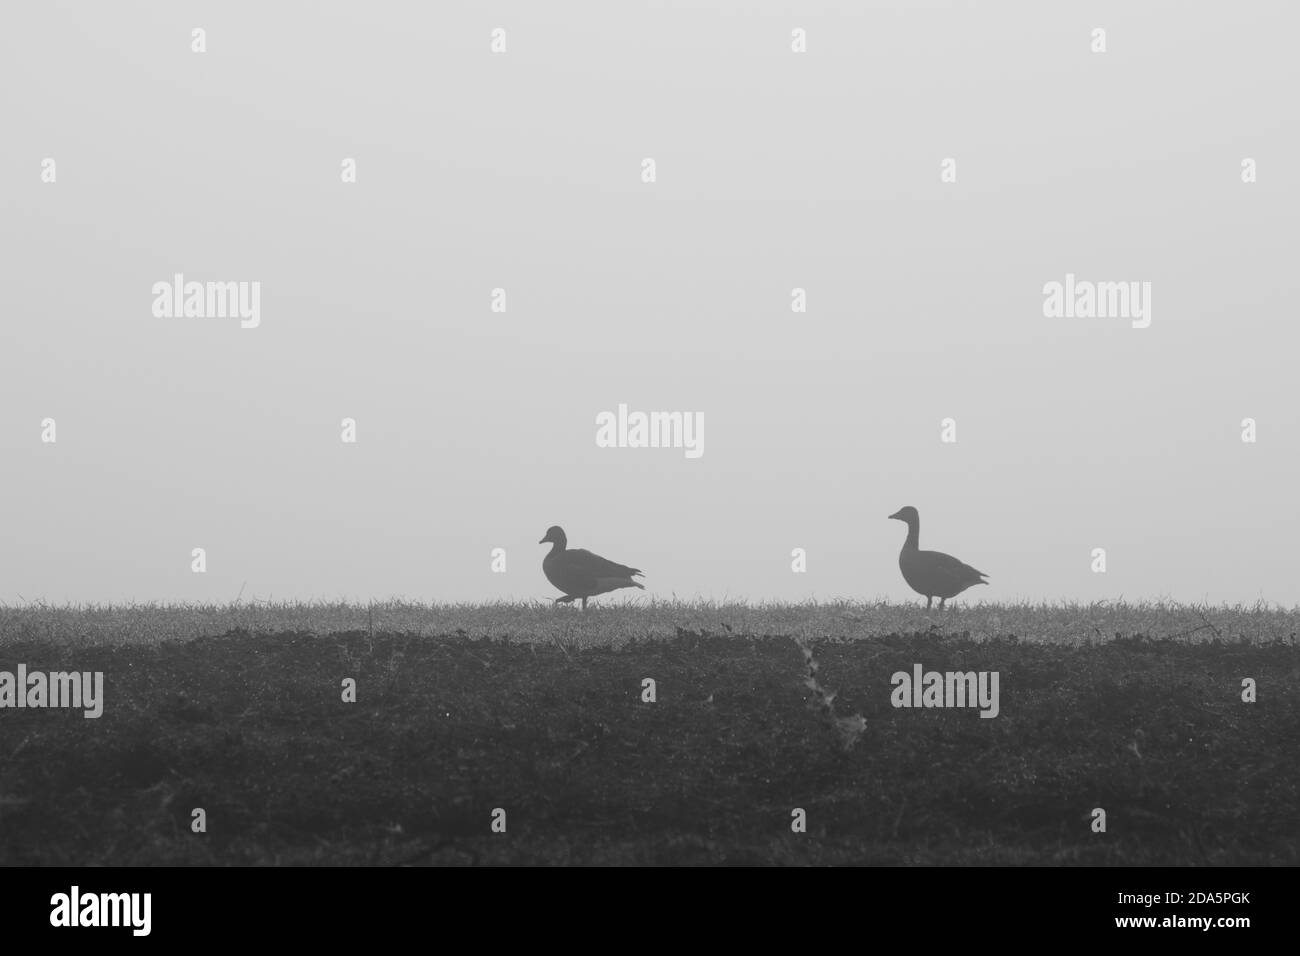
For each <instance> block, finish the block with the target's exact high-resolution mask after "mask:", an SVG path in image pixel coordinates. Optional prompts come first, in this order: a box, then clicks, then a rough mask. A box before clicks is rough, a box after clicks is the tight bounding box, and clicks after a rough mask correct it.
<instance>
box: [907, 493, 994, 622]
mask: <svg viewBox="0 0 1300 956" xmlns="http://www.w3.org/2000/svg"><path fill="white" fill-rule="evenodd" d="M889 517H891V518H893V519H896V520H898V521H904V522H906V523H907V540H906V541H904V542H903V550H902V551H901V552H900V553H899V555H898V567H899V570H901V571H902V572H903V580H904V581H906V582H907V584H908V586H909V587H910V588H911V589H912V590H913V591H915V592H916V593H917V594H921V595H924V597H925V606H926V608H929V607H930V605H931V603H933V601H934V599H935V598H938V599H939V607H940V608H942V607H943V602H944V601H946V600H948V598H950V597H956V596H957V595H958V594H961V592H962V591H965V590H966V589H967V588H968V587H971V586H972V585H976V584H988V582H987V581H985V580H984V579H985V578H986V577H988V575H987V574H985V573H984V572H983V571H976V570H975V569H974V568H972V567H971V566H970V565H969V564H962V563H961V562H960V561H958V560H957V559H956V558H954V557H953V556H952V555H950V554H944V553H942V552H940V551H922V550H921V548H920V540H921V515H920V514H919V513H918V512H917V510H916V509H915V508H913V507H912V506H911V505H908V506H907V507H906V508H900V509H899V510H897V511H895V512H894V513H893V514H892V515H890V516H889Z"/></svg>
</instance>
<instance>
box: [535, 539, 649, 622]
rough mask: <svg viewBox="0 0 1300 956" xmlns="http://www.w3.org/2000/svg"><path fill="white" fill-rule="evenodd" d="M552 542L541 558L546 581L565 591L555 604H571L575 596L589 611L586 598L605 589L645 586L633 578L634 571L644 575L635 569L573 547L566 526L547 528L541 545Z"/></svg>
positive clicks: (583, 607)
mask: <svg viewBox="0 0 1300 956" xmlns="http://www.w3.org/2000/svg"><path fill="white" fill-rule="evenodd" d="M548 541H549V542H551V550H550V552H549V553H548V554H547V555H546V557H545V558H543V559H542V573H543V574H545V575H546V580H548V581H550V582H551V583H552V584H553V585H555V586H556V587H557V588H559V589H560V590H561V591H563V592H564V596H563V597H558V598H556V599H555V603H556V604H561V603H563V604H571V603H572V602H573V601H574V599H575V598H582V609H583V610H584V611H585V610H587V598H589V597H594V596H595V595H597V594H604V593H605V592H606V591H617V590H618V589H619V588H641V590H643V591H644V590H645V586H644V585H641V584H637V582H635V581H633V580H632V576H633V575H634V574H641V575H642V576H643V577H644V574H643V573H642V572H641V571H639V570H637V569H636V568H629V567H627V566H626V565H622V564H615V563H614V562H613V561H609V560H607V559H605V558H602V557H601V556H600V555H598V554H592V553H591V552H590V551H587V550H585V549H583V548H576V549H573V550H570V549H569V547H568V544H569V539H568V538H567V537H565V534H564V529H563V528H561V527H560V526H559V525H552V526H551V527H549V528H547V529H546V537H544V538H542V540H541V541H538V542H537V543H538V544H546V543H547V542H548Z"/></svg>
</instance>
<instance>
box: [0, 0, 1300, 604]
mask: <svg viewBox="0 0 1300 956" xmlns="http://www.w3.org/2000/svg"><path fill="white" fill-rule="evenodd" d="M865 6H866V5H864V4H850V3H838V4H831V3H827V4H800V3H781V4H777V3H768V2H747V3H739V2H737V3H705V2H699V3H691V4H686V3H679V4H630V3H618V4H610V3H582V4H575V3H567V4H536V3H494V4H488V5H480V4H473V5H471V4H416V3H410V4H396V3H377V4H361V3H356V4H301V5H285V6H283V7H277V8H271V7H268V6H267V5H266V4H258V3H242V2H241V3H232V4H221V5H211V6H209V5H207V4H198V3H195V4H161V3H159V4H145V3H135V4H126V5H107V4H96V3H89V2H78V3H64V4H59V5H57V6H55V5H46V4H24V5H21V6H19V5H7V6H6V7H5V8H4V10H3V13H0V78H2V79H3V84H2V85H0V118H2V120H3V129H4V131H5V133H4V140H3V144H4V148H3V149H2V150H0V207H2V208H3V210H4V215H3V219H2V220H0V256H2V258H3V262H4V270H3V275H4V288H5V292H6V303H5V315H4V318H3V320H2V321H3V345H2V347H0V395H2V397H3V400H2V401H0V455H2V456H3V457H2V458H0V460H2V461H3V463H4V473H3V479H2V481H3V485H2V487H3V495H0V527H2V528H3V531H4V534H3V544H0V600H4V601H8V602H12V601H16V600H17V599H18V595H20V594H21V595H23V596H24V597H26V598H28V599H32V598H39V597H44V598H47V599H49V600H53V601H65V600H71V601H92V600H93V601H105V600H124V599H131V598H134V599H137V600H151V599H156V600H213V601H224V600H229V599H232V598H234V597H235V595H236V593H238V592H239V590H240V588H241V586H244V595H245V597H252V596H256V597H263V598H264V597H276V598H301V599H309V598H313V597H321V598H325V597H328V598H333V597H338V596H349V597H356V598H366V597H370V596H375V597H379V596H388V595H404V596H407V597H411V598H417V599H426V600H433V599H446V600H479V599H491V598H496V597H508V596H513V597H520V598H529V597H553V596H555V592H554V590H553V589H552V588H550V587H549V585H548V584H547V583H546V581H545V579H544V578H543V577H542V573H541V560H542V556H543V554H544V552H545V550H546V549H545V548H544V547H541V546H538V545H537V544H536V542H537V540H538V538H540V537H541V536H542V534H543V532H544V531H545V530H546V528H547V527H548V526H550V525H553V524H559V525H561V526H563V527H564V529H565V530H566V531H567V532H568V536H569V541H570V544H571V545H572V546H576V547H585V548H590V549H592V550H594V551H596V552H597V553H600V554H603V555H605V556H606V557H608V558H611V559H613V560H615V561H619V562H623V563H628V564H632V565H635V566H636V567H639V568H642V569H644V570H645V572H646V578H645V584H646V587H647V589H648V590H647V591H646V592H644V593H643V592H635V598H634V599H637V600H640V599H642V598H644V597H647V596H660V597H671V596H672V595H676V596H677V597H680V598H690V597H705V598H709V597H711V598H717V599H722V598H749V599H752V600H761V599H765V598H770V599H782V600H795V599H800V598H804V597H808V596H813V595H815V596H817V597H822V598H831V597H862V598H874V597H890V598H894V599H907V600H915V599H916V598H915V595H914V594H912V593H911V592H910V591H909V590H908V589H907V587H906V585H905V584H904V583H903V581H902V578H901V576H900V574H899V571H898V568H897V564H896V561H897V553H898V550H899V547H900V546H901V545H902V542H903V537H904V534H905V529H904V528H903V526H902V525H901V524H899V523H898V522H891V521H888V520H887V519H886V515H889V514H891V513H893V512H894V511H896V510H897V509H898V508H900V507H902V506H903V505H909V504H910V505H915V506H916V507H917V508H918V509H919V510H920V513H921V522H922V523H921V546H922V547H923V548H935V549H939V550H943V551H948V552H950V553H952V554H954V555H956V556H957V557H959V558H961V559H962V560H964V561H967V562H969V563H971V564H973V565H975V566H976V567H978V568H980V569H981V570H983V571H985V572H987V573H988V574H989V576H990V586H989V587H988V588H979V589H976V590H975V591H972V592H969V593H968V594H966V595H963V598H964V599H983V600H1012V599H1021V598H1030V599H1035V600H1037V599H1044V600H1055V599H1059V598H1068V599H1080V600H1092V599H1097V598H1105V597H1118V596H1120V595H1124V596H1126V597H1128V598H1130V599H1136V598H1160V597H1167V598H1170V599H1174V600H1183V601H1199V600H1210V601H1215V602H1217V601H1224V600H1226V601H1254V600H1256V599H1259V598H1263V599H1265V600H1269V601H1275V602H1280V603H1283V604H1286V605H1293V604H1296V603H1297V602H1298V601H1300V584H1297V581H1296V576H1295V568H1296V561H1295V559H1294V557H1293V552H1294V548H1295V543H1296V541H1297V539H1300V517H1298V516H1297V507H1296V488H1297V484H1298V482H1297V478H1298V477H1300V468H1298V467H1297V465H1300V453H1298V452H1297V439H1298V437H1300V435H1298V432H1297V430H1298V429H1300V411H1298V409H1297V406H1298V405H1300V402H1298V401H1297V386H1296V354H1297V346H1298V345H1300V332H1298V331H1297V328H1296V302H1297V279H1296V275H1297V272H1296V269H1295V254H1296V248H1297V244H1296V240H1295V223H1296V221H1297V212H1298V211H1300V209H1298V207H1297V198H1298V196H1300V191H1298V190H1297V185H1296V176H1297V172H1298V171H1300V155H1298V152H1297V147H1298V146H1300V136H1298V135H1297V127H1296V122H1295V119H1294V111H1295V104H1294V94H1295V91H1296V90H1297V89H1300V82H1298V81H1300V67H1298V66H1297V58H1296V57H1295V56H1294V53H1293V50H1292V49H1291V48H1292V46H1293V44H1294V37H1295V35H1296V30H1297V27H1300V9H1297V8H1296V7H1295V5H1294V4H1291V3H1282V2H1278V3H1251V2H1247V3H1242V4H1234V5H1231V6H1225V5H1222V4H1211V3H1153V4H1142V5H1132V4H1121V3H1114V4H1110V3H1086V4H1085V3H1051V4H1043V3H1014V4H1013V3H1007V4H997V5H992V4H989V5H974V4H972V5H969V6H966V5H955V4H954V5H948V4H905V3H894V4H876V5H871V6H870V7H869V8H868V9H863V8H864V7H865ZM1138 7H1140V8H1138ZM273 9H275V11H276V12H274V14H273V13H272V10H273ZM194 27H203V28H205V29H206V31H207V52H206V53H204V54H201V55H198V54H194V53H192V52H191V51H190V43H191V37H190V31H191V29H192V28H194ZM495 27H501V28H504V29H505V30H506V36H507V43H508V52H507V53H506V54H504V55H493V54H492V53H490V52H489V42H490V31H491V30H492V29H493V28H495ZM796 27H802V28H804V29H806V30H807V31H808V52H807V53H805V54H794V53H791V51H790V44H791V30H792V29H794V28H796ZM1095 27H1102V28H1104V29H1105V30H1106V42H1107V48H1108V49H1107V52H1106V53H1104V54H1094V53H1092V52H1090V43H1091V36H1090V34H1091V31H1092V29H1093V28H1095ZM46 157H52V158H54V159H55V161H56V162H57V176H58V179H57V182H56V183H54V184H47V183H42V182H41V181H40V174H41V161H42V160H43V159H44V158H46ZM345 157H354V158H355V159H356V161H357V169H358V181H357V182H356V183H355V184H343V183H341V182H340V163H341V161H342V160H343V159H344V158H345ZM645 157H653V158H654V159H655V161H656V164H657V176H658V178H657V182H655V183H653V184H646V183H643V182H642V181H641V161H642V159H643V158H645ZM945 157H952V158H954V159H955V160H956V161H957V172H958V177H957V182H955V183H942V182H941V181H940V175H939V174H940V162H941V161H942V160H943V159H944V158H945ZM1246 157H1251V158H1254V159H1255V160H1256V161H1257V163H1258V182H1256V183H1252V184H1244V183H1243V182H1242V181H1241V162H1242V159H1243V158H1246ZM178 272H180V273H184V274H185V276H186V278H187V279H195V280H199V281H207V280H214V281H258V282H260V283H261V324H260V326H259V327H258V328H256V329H241V328H240V324H239V321H238V320H237V319H227V318H206V319H185V318H156V317H155V316H153V315H152V313H151V303H152V295H151V292H150V289H151V286H152V285H153V283H155V282H157V281H160V280H162V281H168V280H170V279H171V277H172V275H173V274H174V273H178ZM1067 273H1074V274H1075V275H1076V276H1077V277H1079V278H1080V279H1087V280H1094V281H1138V282H1144V281H1145V282H1150V283H1151V285H1152V289H1153V293H1152V322H1151V326H1150V327H1149V328H1146V329H1134V328H1132V327H1131V326H1130V323H1129V322H1128V321H1127V320H1124V319H1080V318H1071V319H1065V318H1060V319H1049V318H1045V317H1044V315H1043V292H1042V289H1043V286H1044V284H1045V283H1048V282H1052V281H1062V280H1063V279H1064V277H1065V275H1066V274H1067ZM496 287H502V288H504V289H506V291H507V295H508V311H507V312H506V313H504V314H500V313H493V312H491V311H490V309H489V305H490V295H491V291H492V289H493V288H496ZM795 287H801V288H804V289H806V290H807V296H808V311H807V313H805V314H795V313H792V312H791V309H790V301H791V290H792V289H793V288H795ZM620 403H625V404H626V405H628V406H629V408H631V409H635V410H642V411H686V412H698V413H701V414H702V415H703V416H704V419H705V421H706V423H707V424H706V432H705V445H704V454H703V456H702V457H700V458H698V459H693V460H692V459H688V458H687V457H685V455H684V454H683V452H682V450H680V449H627V448H598V447H597V446H596V442H595V432H596V427H595V420H596V416H597V415H598V414H599V413H601V412H604V411H614V410H616V409H617V407H618V405H619V404H620ZM46 417H52V418H54V419H56V421H57V429H58V433H57V434H58V441H57V443H56V444H53V445H50V444H43V443H42V442H41V441H40V434H41V425H40V423H41V421H42V419H44V418H46ZM344 417H353V418H355V419H356V420H357V426H358V441H357V443H356V444H353V445H349V444H344V443H342V442H341V441H340V437H339V435H340V420H341V419H342V418H344ZM945 417H952V418H954V419H955V420H956V422H957V436H958V440H957V442H956V443H955V444H944V443H941V442H940V440H939V438H940V421H941V420H942V419H943V418H945ZM1245 417H1253V418H1254V419H1256V421H1257V422H1258V441H1257V442H1256V443H1254V444H1247V443H1243V442H1242V441H1241V420H1242V419H1243V418H1245ZM194 547H203V548H205V549H206V550H207V560H208V571H207V573H206V574H203V575H195V574H192V573H191V571H190V550H191V548H194ZM496 547H501V548H505V549H506V552H507V561H508V571H507V573H505V574H494V573H492V571H491V568H490V552H491V549H493V548H496ZM796 547H802V548H805V549H806V550H807V554H808V571H807V573H805V574H795V573H792V571H791V568H790V564H791V555H790V553H791V549H793V548H796ZM1095 547H1104V548H1105V549H1106V551H1107V572H1106V573H1105V574H1094V573H1093V572H1092V571H1091V570H1090V563H1091V554H1090V553H1091V551H1092V549H1093V548H1095ZM245 582H246V585H245ZM597 600H598V602H599V601H600V600H604V601H606V602H608V601H611V600H613V601H619V600H622V595H615V596H609V597H606V598H604V599H597ZM960 600H961V599H959V601H960Z"/></svg>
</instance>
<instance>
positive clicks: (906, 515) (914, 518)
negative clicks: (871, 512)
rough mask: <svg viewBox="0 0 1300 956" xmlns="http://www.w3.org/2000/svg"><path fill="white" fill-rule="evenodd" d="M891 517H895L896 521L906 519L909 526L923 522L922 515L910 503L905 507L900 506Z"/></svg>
mask: <svg viewBox="0 0 1300 956" xmlns="http://www.w3.org/2000/svg"><path fill="white" fill-rule="evenodd" d="M889 517H891V518H893V519H895V520H896V521H905V522H906V523H907V524H908V526H909V527H910V526H911V525H914V524H920V523H921V515H920V514H919V513H918V512H917V510H916V509H915V508H913V507H912V506H911V505H908V506H907V507H905V508H899V509H898V510H897V511H895V512H894V513H893V514H892V515H890V516H889Z"/></svg>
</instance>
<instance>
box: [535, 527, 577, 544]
mask: <svg viewBox="0 0 1300 956" xmlns="http://www.w3.org/2000/svg"><path fill="white" fill-rule="evenodd" d="M547 542H550V543H552V544H558V545H559V546H560V547H561V548H564V547H566V546H567V545H568V543H569V539H568V538H566V537H565V536H564V529H563V528H561V527H560V526H559V525H558V524H553V525H551V526H550V527H549V528H547V529H546V536H545V537H544V538H542V540H541V541H538V542H537V543H538V544H546V543H547Z"/></svg>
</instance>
